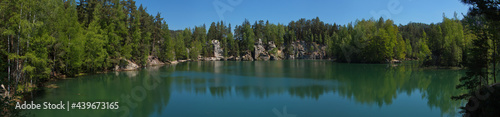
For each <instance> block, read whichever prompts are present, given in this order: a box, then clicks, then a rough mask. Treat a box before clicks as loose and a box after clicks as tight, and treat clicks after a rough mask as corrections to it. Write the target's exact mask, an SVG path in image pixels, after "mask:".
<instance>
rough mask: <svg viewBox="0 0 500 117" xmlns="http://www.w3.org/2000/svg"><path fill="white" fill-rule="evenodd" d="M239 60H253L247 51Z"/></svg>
mask: <svg viewBox="0 0 500 117" xmlns="http://www.w3.org/2000/svg"><path fill="white" fill-rule="evenodd" d="M241 60H243V61H253V57H252V54H251V53H249V52H247V53H246V54H245V55H243V56H242V57H241Z"/></svg>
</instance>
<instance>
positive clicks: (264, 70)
mask: <svg viewBox="0 0 500 117" xmlns="http://www.w3.org/2000/svg"><path fill="white" fill-rule="evenodd" d="M464 72H465V71H464V70H449V69H424V68H419V67H418V66H417V64H416V63H415V62H408V63H403V64H398V65H397V66H393V65H390V64H347V63H335V62H331V61H326V60H283V61H254V62H251V61H209V62H187V63H179V64H177V65H167V66H161V67H148V68H144V69H141V70H139V71H124V72H110V73H103V74H93V75H86V76H82V77H77V78H72V79H67V80H59V81H55V82H52V83H53V84H56V85H57V86H58V88H55V89H45V90H43V91H42V92H41V93H39V94H38V95H37V96H36V97H35V98H34V103H43V102H52V103H59V102H60V101H63V102H64V103H67V102H69V103H72V102H119V103H118V105H119V109H118V110H101V109H94V110H92V109H88V110H87V109H82V110H79V109H69V111H68V110H30V111H28V112H30V113H31V114H32V115H35V116H47V117H52V116H68V117H77V116H106V117H107V116H150V117H156V116H169V117H220V116H227V117H295V116H296V117H345V116H363V117H364V116H383V117H386V116H404V117H412V116H416V117H430V116H436V117H439V116H460V114H459V113H458V112H459V111H460V109H459V107H460V106H461V105H464V103H465V102H463V101H462V102H461V101H454V100H451V99H450V97H451V96H454V95H457V94H460V93H462V92H463V91H459V90H456V89H455V85H457V84H458V83H459V81H458V79H459V78H460V77H462V76H464V75H465V73H464ZM70 107H71V106H70Z"/></svg>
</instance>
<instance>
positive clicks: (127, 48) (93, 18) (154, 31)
mask: <svg viewBox="0 0 500 117" xmlns="http://www.w3.org/2000/svg"><path fill="white" fill-rule="evenodd" d="M0 10H1V12H0V13H1V14H0V15H2V16H3V17H2V18H1V19H0V20H1V22H0V32H2V33H1V35H0V37H1V39H2V40H1V41H2V42H1V45H0V48H1V49H0V51H1V52H0V53H1V58H2V61H1V63H0V65H1V68H2V70H4V72H2V79H1V80H2V82H3V84H5V85H8V86H13V87H9V88H11V89H14V90H16V91H20V92H23V90H25V89H26V90H27V89H30V88H29V87H32V85H36V84H37V83H38V82H37V81H46V80H48V79H50V78H52V77H55V76H57V75H65V76H76V75H79V74H81V73H95V72H102V71H110V70H112V68H113V67H114V66H115V65H120V64H123V59H126V60H130V61H133V62H134V63H137V64H138V65H140V66H146V65H147V59H148V56H154V57H157V58H159V59H160V60H161V61H175V60H185V59H191V60H197V58H198V57H199V56H202V57H211V56H214V54H213V53H214V52H213V51H214V49H213V45H212V44H210V41H211V40H218V41H219V42H221V43H222V45H221V46H222V47H221V48H222V49H223V52H224V54H223V56H226V57H227V56H242V55H244V54H246V53H252V51H253V50H254V43H255V42H256V40H257V39H261V40H262V41H263V43H264V44H267V43H268V42H274V43H275V44H276V46H277V47H279V49H280V50H282V51H284V53H285V54H293V53H292V52H291V51H292V49H293V48H292V47H291V43H293V42H296V41H305V42H306V43H308V44H310V45H312V44H318V45H323V46H326V47H327V49H326V53H327V56H328V58H333V59H335V60H336V61H339V62H358V63H384V62H386V61H389V60H392V59H397V60H405V59H408V60H421V61H423V62H424V63H425V64H426V65H432V66H461V65H463V62H464V59H465V58H466V56H467V54H466V51H467V47H469V46H468V45H470V44H471V40H472V39H473V38H475V36H474V35H473V34H472V33H471V32H470V30H468V28H467V25H466V23H464V21H463V20H460V19H458V18H457V14H455V15H454V17H453V18H447V17H445V15H444V14H443V22H441V23H437V24H423V23H409V24H407V25H396V24H394V21H393V20H390V19H383V18H380V19H373V18H372V19H368V20H365V19H363V20H357V21H355V22H353V23H349V24H346V25H338V24H335V23H334V24H328V23H325V22H323V21H321V20H320V19H319V18H318V17H316V18H313V19H305V18H302V19H299V20H297V21H291V22H290V23H289V24H287V25H286V24H273V23H270V22H269V21H264V20H259V21H255V22H254V23H253V24H252V23H250V21H248V20H245V21H244V22H243V23H242V24H241V25H236V26H235V29H234V32H233V30H232V26H231V24H230V23H229V24H228V23H225V22H223V21H220V22H212V23H211V24H210V26H209V27H208V28H207V27H206V26H205V24H203V25H200V26H195V27H194V28H186V29H184V30H175V31H174V30H170V29H169V28H168V24H167V22H165V20H164V18H163V17H162V16H161V14H160V13H158V14H156V15H155V16H153V15H151V14H148V13H147V8H146V7H144V6H142V5H139V7H137V5H136V3H135V1H133V0H127V1H124V0H80V1H78V2H77V1H74V0H64V1H58V0H41V1H31V0H19V1H2V2H1V8H0ZM207 29H208V31H207ZM14 84H15V85H14Z"/></svg>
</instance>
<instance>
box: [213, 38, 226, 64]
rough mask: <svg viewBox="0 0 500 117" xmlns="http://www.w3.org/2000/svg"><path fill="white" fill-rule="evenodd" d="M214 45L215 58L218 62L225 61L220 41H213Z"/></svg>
mask: <svg viewBox="0 0 500 117" xmlns="http://www.w3.org/2000/svg"><path fill="white" fill-rule="evenodd" d="M212 44H213V45H214V56H215V59H216V60H222V59H224V56H222V54H223V53H224V51H223V50H222V48H221V46H220V42H219V41H218V40H212Z"/></svg>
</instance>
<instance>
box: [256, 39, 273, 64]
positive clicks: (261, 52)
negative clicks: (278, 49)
mask: <svg viewBox="0 0 500 117" xmlns="http://www.w3.org/2000/svg"><path fill="white" fill-rule="evenodd" d="M254 51H255V56H254V58H255V60H269V59H270V56H269V53H268V52H267V51H266V49H265V48H264V45H263V44H262V39H259V40H258V41H257V42H255V45H254Z"/></svg>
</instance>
